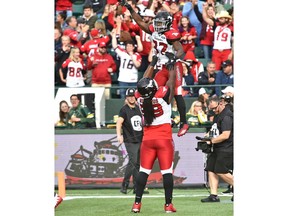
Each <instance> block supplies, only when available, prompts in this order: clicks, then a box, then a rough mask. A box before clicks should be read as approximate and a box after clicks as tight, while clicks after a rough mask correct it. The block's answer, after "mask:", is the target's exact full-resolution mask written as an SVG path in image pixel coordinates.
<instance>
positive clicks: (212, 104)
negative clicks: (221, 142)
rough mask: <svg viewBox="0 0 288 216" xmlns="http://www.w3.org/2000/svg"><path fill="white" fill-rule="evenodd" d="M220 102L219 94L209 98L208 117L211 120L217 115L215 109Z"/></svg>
mask: <svg viewBox="0 0 288 216" xmlns="http://www.w3.org/2000/svg"><path fill="white" fill-rule="evenodd" d="M218 103H219V98H218V97H217V96H214V97H211V98H209V101H208V113H207V118H208V121H210V122H213V120H214V117H215V116H216V113H215V109H216V107H217V106H218Z"/></svg>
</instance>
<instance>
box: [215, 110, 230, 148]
mask: <svg viewBox="0 0 288 216" xmlns="http://www.w3.org/2000/svg"><path fill="white" fill-rule="evenodd" d="M214 120H215V122H217V128H218V130H219V134H221V133H222V132H223V131H231V133H230V136H229V138H228V139H227V140H225V141H223V142H222V143H217V144H215V145H214V147H213V148H214V150H215V151H221V152H233V137H234V136H233V112H231V109H230V107H228V106H227V107H225V109H224V110H223V111H222V112H221V113H220V114H219V115H218V116H216V118H215V117H214Z"/></svg>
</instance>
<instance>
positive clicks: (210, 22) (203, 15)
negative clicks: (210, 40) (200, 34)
mask: <svg viewBox="0 0 288 216" xmlns="http://www.w3.org/2000/svg"><path fill="white" fill-rule="evenodd" d="M207 8H208V4H207V2H205V3H204V4H203V11H202V17H203V20H204V21H205V22H206V23H207V24H208V25H210V26H214V21H213V20H212V19H210V18H209V17H208V14H207Z"/></svg>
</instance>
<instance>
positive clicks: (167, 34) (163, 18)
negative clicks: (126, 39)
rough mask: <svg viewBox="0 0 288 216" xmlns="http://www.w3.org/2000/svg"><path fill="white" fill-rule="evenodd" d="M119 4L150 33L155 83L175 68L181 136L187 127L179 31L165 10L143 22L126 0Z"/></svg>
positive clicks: (163, 81)
mask: <svg viewBox="0 0 288 216" xmlns="http://www.w3.org/2000/svg"><path fill="white" fill-rule="evenodd" d="M121 5H122V6H124V7H126V8H127V9H128V10H129V11H130V13H131V16H132V18H133V19H134V20H135V22H136V23H137V24H138V25H139V27H140V28H141V29H142V30H143V31H145V32H146V33H147V34H150V35H151V40H152V42H153V46H152V47H153V55H156V56H157V57H158V61H157V63H156V65H155V69H156V70H155V71H156V73H155V76H154V79H155V80H156V82H157V85H158V86H159V87H160V86H164V85H165V84H166V82H167V80H168V79H169V71H171V70H176V81H175V92H174V99H175V100H176V103H177V108H178V111H179V114H180V129H179V131H178V134H177V135H178V136H179V137H180V136H183V135H184V134H186V132H187V131H188V129H189V125H188V124H187V120H186V104H185V101H184V98H183V96H182V77H183V67H182V64H181V62H180V61H179V60H183V59H184V56H185V53H184V51H183V47H182V45H181V43H180V41H179V40H180V37H181V36H180V33H179V32H178V30H176V29H173V28H172V27H171V25H172V19H173V18H172V15H171V14H170V13H168V12H167V11H159V12H158V13H157V14H156V16H155V18H154V20H153V23H152V24H149V23H145V22H144V21H143V19H142V18H141V16H140V15H139V14H138V13H136V12H135V11H134V10H133V8H132V7H131V5H130V4H128V3H127V2H126V0H122V1H121Z"/></svg>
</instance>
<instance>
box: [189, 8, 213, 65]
mask: <svg viewBox="0 0 288 216" xmlns="http://www.w3.org/2000/svg"><path fill="white" fill-rule="evenodd" d="M205 10H207V12H206V13H207V16H208V17H209V18H210V19H214V17H215V9H214V7H213V6H212V5H210V6H208V7H207V8H205ZM194 11H195V14H196V16H197V18H198V20H199V21H200V22H201V24H202V27H201V32H200V38H199V39H200V45H201V46H202V50H203V54H204V58H205V59H209V60H211V58H212V50H213V42H214V29H213V27H212V26H210V25H208V24H207V22H205V21H204V20H203V15H202V13H200V11H199V8H198V5H195V7H194Z"/></svg>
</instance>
